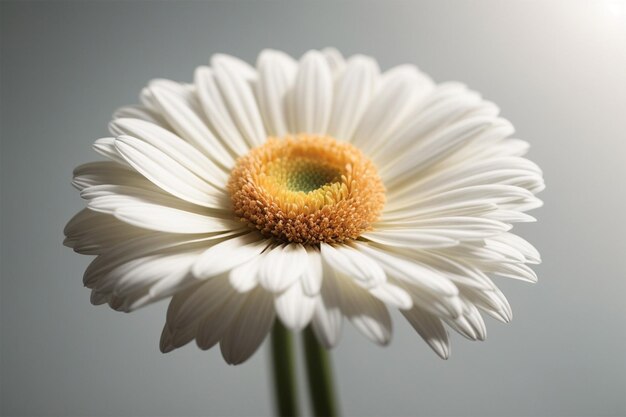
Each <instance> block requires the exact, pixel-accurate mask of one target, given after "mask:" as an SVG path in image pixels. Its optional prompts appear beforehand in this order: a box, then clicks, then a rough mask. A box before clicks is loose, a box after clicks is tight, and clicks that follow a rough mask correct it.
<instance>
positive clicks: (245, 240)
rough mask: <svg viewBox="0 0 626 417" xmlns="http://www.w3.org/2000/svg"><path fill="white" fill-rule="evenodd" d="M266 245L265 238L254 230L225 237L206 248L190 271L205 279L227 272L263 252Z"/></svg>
mask: <svg viewBox="0 0 626 417" xmlns="http://www.w3.org/2000/svg"><path fill="white" fill-rule="evenodd" d="M267 245H268V243H267V242H266V239H265V238H263V237H262V236H261V235H259V234H257V233H255V232H252V233H248V234H246V235H243V236H238V237H235V238H232V239H227V240H225V241H224V242H221V243H218V244H217V245H215V246H212V247H210V248H209V249H207V250H206V252H204V253H203V254H202V255H201V256H200V258H199V259H198V260H197V261H196V263H195V264H194V265H193V268H192V273H193V274H194V275H195V276H196V277H197V278H198V279H206V278H210V277H213V276H216V275H219V274H222V273H224V272H228V271H230V270H231V269H233V268H234V267H236V266H239V265H242V264H244V263H246V262H247V261H249V260H250V259H252V258H254V257H255V256H257V255H258V254H260V253H261V252H263V250H264V249H265V248H266V247H267Z"/></svg>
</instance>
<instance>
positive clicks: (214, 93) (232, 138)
mask: <svg viewBox="0 0 626 417" xmlns="http://www.w3.org/2000/svg"><path fill="white" fill-rule="evenodd" d="M194 80H195V83H196V86H197V88H198V98H199V100H200V104H201V105H202V109H203V110H204V114H205V116H206V117H207V119H208V120H209V122H210V123H211V126H212V127H213V129H214V130H215V132H216V133H217V134H218V135H219V136H220V137H221V138H222V140H223V141H224V143H225V145H227V146H228V147H229V148H230V149H231V150H232V151H233V152H234V153H235V154H237V155H240V156H241V155H244V154H245V153H246V152H247V151H248V150H249V149H250V145H249V144H248V143H247V142H246V140H245V139H244V137H243V136H242V134H241V132H240V131H239V128H238V127H237V125H236V122H235V121H233V118H232V117H231V115H230V112H229V111H228V108H227V106H226V103H225V102H224V99H223V97H222V94H221V93H220V90H219V88H218V86H217V83H216V82H215V75H214V74H213V70H211V69H210V68H208V67H198V68H197V69H196V72H195V76H194Z"/></svg>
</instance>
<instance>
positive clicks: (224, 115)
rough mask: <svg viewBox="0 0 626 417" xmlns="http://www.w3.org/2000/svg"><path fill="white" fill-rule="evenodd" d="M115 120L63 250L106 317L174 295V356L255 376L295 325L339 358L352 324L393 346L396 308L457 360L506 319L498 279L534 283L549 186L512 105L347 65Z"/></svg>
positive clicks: (403, 68)
mask: <svg viewBox="0 0 626 417" xmlns="http://www.w3.org/2000/svg"><path fill="white" fill-rule="evenodd" d="M140 99H141V105H138V106H131V107H123V108H121V109H119V110H118V111H117V112H116V113H115V115H114V116H113V120H112V121H111V123H110V132H111V136H110V137H105V138H102V139H98V140H96V142H95V144H94V149H95V150H96V152H98V153H99V154H101V155H103V156H104V157H106V158H107V160H106V161H101V162H92V163H88V164H85V165H81V166H79V167H78V168H76V169H75V171H74V181H73V184H74V186H75V187H76V188H78V189H79V190H80V195H81V197H82V198H84V199H85V200H86V201H87V207H86V208H85V209H84V210H82V211H81V212H79V213H78V214H77V215H76V216H74V217H73V218H72V219H71V220H70V221H69V223H68V224H67V226H66V228H65V235H66V237H67V238H66V240H65V244H66V245H67V246H69V247H71V248H73V249H74V250H75V251H76V252H79V253H82V254H87V255H96V258H95V259H94V260H93V262H92V263H91V264H90V265H89V267H88V268H87V270H86V272H85V275H84V284H85V285H86V286H87V287H88V288H90V289H91V291H92V292H91V301H92V303H93V304H103V303H108V304H109V305H110V306H111V307H112V308H114V309H115V310H120V311H126V312H128V311H133V310H135V309H138V308H140V307H142V306H145V305H147V304H150V303H153V302H155V301H157V300H161V299H163V298H168V297H171V301H170V304H169V309H168V312H167V319H166V324H165V327H164V329H163V333H162V337H161V343H160V347H161V350H162V351H163V352H169V351H171V350H173V349H176V348H178V347H181V346H183V345H185V344H187V343H189V342H191V341H192V340H194V339H195V341H196V343H197V345H198V346H199V347H200V348H201V349H209V348H211V347H213V346H215V345H216V344H219V346H220V349H221V352H222V355H223V357H224V359H225V360H226V362H228V363H230V364H238V363H241V362H243V361H245V360H246V359H248V358H249V357H250V356H251V355H252V354H253V353H254V352H255V351H256V350H257V348H258V347H259V345H260V344H261V343H262V341H263V340H264V339H265V337H266V335H267V334H268V332H269V331H270V330H271V328H272V326H273V324H274V322H275V320H277V319H278V320H280V321H281V322H282V323H283V324H284V326H285V327H287V328H288V329H291V330H301V329H303V328H305V327H306V326H308V325H309V324H310V325H311V328H312V329H313V332H314V334H315V336H316V337H317V339H318V341H319V342H320V343H321V344H322V345H323V346H324V347H327V348H331V347H333V346H335V345H336V344H337V343H338V341H339V338H340V334H341V330H342V326H343V324H344V322H350V323H351V324H352V325H354V326H355V327H356V328H357V329H358V330H359V331H360V333H362V334H363V335H364V336H365V337H367V338H368V339H370V340H371V341H373V342H375V343H378V344H381V345H384V344H387V343H388V342H389V341H390V338H391V335H392V321H391V318H390V313H389V309H398V310H399V311H400V312H401V314H402V315H403V316H404V317H405V318H406V320H408V322H409V323H410V324H411V325H412V326H413V328H415V330H416V331H417V333H419V335H420V336H421V337H422V338H423V339H424V340H425V341H426V343H427V344H428V345H429V346H430V347H431V348H432V349H433V350H434V351H435V352H436V353H437V354H438V355H439V356H440V357H442V358H447V357H448V355H449V353H450V347H449V339H448V333H447V328H450V329H453V330H454V331H456V332H458V333H460V334H461V335H463V336H465V337H467V338H468V339H471V340H483V339H484V338H485V336H486V328H485V323H484V321H483V316H484V315H489V316H492V317H494V318H495V319H497V320H500V321H502V322H508V321H509V320H511V308H510V306H509V303H508V302H507V300H506V298H505V297H504V295H503V294H502V292H501V291H500V290H499V289H498V287H497V286H496V285H495V284H494V282H493V281H492V278H493V277H494V276H501V277H506V278H513V279H518V280H522V281H529V282H534V281H536V279H537V278H536V275H535V273H534V272H533V271H532V270H531V269H530V268H529V267H528V265H527V264H535V263H538V262H539V261H540V258H539V254H538V252H537V251H536V250H535V249H534V248H533V246H531V245H530V244H529V243H528V242H526V241H525V240H524V239H522V238H520V237H518V236H516V235H515V234H512V233H511V228H512V224H513V223H517V222H529V221H533V220H534V219H533V217H531V216H529V215H528V214H526V212H527V211H528V210H530V209H533V208H536V207H539V206H540V205H541V201H540V200H539V199H537V198H536V197H535V194H536V193H538V192H539V191H541V190H542V189H543V188H544V183H543V179H542V173H541V170H540V169H539V168H538V167H537V165H535V164H534V163H532V162H531V161H529V160H528V159H525V158H524V157H523V155H524V154H525V153H526V151H527V149H528V144H527V143H526V142H524V141H522V140H519V139H514V138H511V135H512V134H513V132H514V129H513V126H512V125H511V123H509V122H508V121H507V120H505V119H503V118H501V117H499V116H498V113H499V109H498V107H497V106H496V105H495V104H493V103H491V102H489V101H486V100H484V99H482V98H481V96H480V95H479V94H478V93H476V92H474V91H471V90H469V89H468V88H466V87H465V86H464V85H462V84H459V83H443V84H436V83H434V82H433V81H432V80H431V78H429V77H428V76H427V75H426V74H424V73H423V72H421V71H420V70H419V69H418V68H417V67H415V66H414V65H400V66H397V67H394V68H391V69H389V70H386V71H381V70H380V68H379V66H378V64H377V62H376V61H375V60H374V59H372V58H371V57H368V56H363V55H355V56H352V57H350V58H348V59H344V58H343V57H342V56H341V55H340V54H339V53H338V52H337V51H336V50H333V49H326V50H322V51H309V52H307V53H306V54H304V55H303V56H302V57H301V58H300V59H299V60H294V59H293V58H292V57H290V56H288V55H287V54H285V53H283V52H279V51H275V50H264V51H262V52H261V53H260V55H259V57H258V59H257V62H256V66H255V67H253V66H250V65H249V64H247V63H245V62H243V61H242V60H239V59H237V58H234V57H232V56H227V55H223V54H218V55H214V56H212V58H211V60H210V66H201V67H199V68H197V69H196V71H195V74H194V79H193V82H192V83H178V82H173V81H169V80H163V79H157V80H153V81H151V82H150V83H149V84H148V86H147V87H145V88H144V89H143V91H142V92H141V97H140Z"/></svg>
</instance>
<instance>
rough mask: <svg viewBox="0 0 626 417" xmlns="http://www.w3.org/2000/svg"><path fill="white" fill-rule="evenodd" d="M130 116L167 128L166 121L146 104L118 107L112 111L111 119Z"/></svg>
mask: <svg viewBox="0 0 626 417" xmlns="http://www.w3.org/2000/svg"><path fill="white" fill-rule="evenodd" d="M120 118H131V119H139V120H145V121H146V122H150V123H154V124H157V125H159V126H161V127H164V128H166V129H167V128H169V127H170V126H169V125H168V123H167V121H166V120H165V119H164V118H163V117H161V115H159V114H158V113H157V112H154V111H152V110H151V109H149V108H148V107H146V106H141V105H138V106H125V107H120V108H119V109H117V110H115V112H114V113H113V119H114V120H115V119H120Z"/></svg>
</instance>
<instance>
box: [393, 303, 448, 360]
mask: <svg viewBox="0 0 626 417" xmlns="http://www.w3.org/2000/svg"><path fill="white" fill-rule="evenodd" d="M402 314H403V315H404V317H406V319H407V320H408V322H409V323H411V326H413V328H414V329H415V330H416V331H417V333H419V335H420V336H422V339H424V341H425V342H426V343H428V346H430V347H431V348H432V349H433V350H434V351H435V353H436V354H437V355H439V357H441V358H442V359H448V357H449V356H450V341H449V340H448V332H447V331H446V329H445V327H444V326H443V324H442V323H441V320H440V319H439V318H437V317H436V316H434V315H432V314H429V313H427V312H425V311H423V310H421V309H420V308H419V307H413V308H412V309H411V310H408V311H403V312H402Z"/></svg>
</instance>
